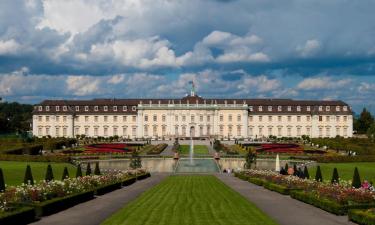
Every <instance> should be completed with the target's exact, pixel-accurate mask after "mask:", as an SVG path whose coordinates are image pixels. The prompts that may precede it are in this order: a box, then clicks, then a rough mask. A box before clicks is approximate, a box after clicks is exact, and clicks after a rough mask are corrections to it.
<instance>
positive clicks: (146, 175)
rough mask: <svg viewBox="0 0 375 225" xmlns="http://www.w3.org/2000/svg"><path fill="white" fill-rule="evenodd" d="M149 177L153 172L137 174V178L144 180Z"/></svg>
mask: <svg viewBox="0 0 375 225" xmlns="http://www.w3.org/2000/svg"><path fill="white" fill-rule="evenodd" d="M148 177H151V174H150V173H144V174H141V175H137V180H143V179H146V178H148Z"/></svg>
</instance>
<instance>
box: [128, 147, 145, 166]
mask: <svg viewBox="0 0 375 225" xmlns="http://www.w3.org/2000/svg"><path fill="white" fill-rule="evenodd" d="M129 167H130V168H132V169H138V168H141V167H142V160H141V157H140V156H139V155H138V152H137V151H136V150H133V152H132V157H131V159H130V165H129Z"/></svg>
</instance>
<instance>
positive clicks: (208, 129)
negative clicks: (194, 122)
mask: <svg viewBox="0 0 375 225" xmlns="http://www.w3.org/2000/svg"><path fill="white" fill-rule="evenodd" d="M207 135H211V126H210V125H207Z"/></svg>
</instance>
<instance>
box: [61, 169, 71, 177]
mask: <svg viewBox="0 0 375 225" xmlns="http://www.w3.org/2000/svg"><path fill="white" fill-rule="evenodd" d="M67 178H69V172H68V167H64V171H63V175H62V178H61V180H65V179H67Z"/></svg>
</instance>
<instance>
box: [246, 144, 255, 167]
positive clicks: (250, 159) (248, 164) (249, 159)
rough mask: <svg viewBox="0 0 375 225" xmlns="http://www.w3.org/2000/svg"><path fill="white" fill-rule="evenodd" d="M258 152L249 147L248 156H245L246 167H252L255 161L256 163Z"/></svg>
mask: <svg viewBox="0 0 375 225" xmlns="http://www.w3.org/2000/svg"><path fill="white" fill-rule="evenodd" d="M256 157H257V156H256V153H255V152H254V151H252V150H251V149H249V150H248V151H247V153H246V156H245V161H246V162H245V164H244V167H245V169H251V165H252V164H253V163H256Z"/></svg>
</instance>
